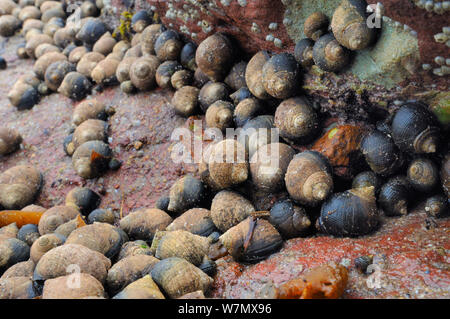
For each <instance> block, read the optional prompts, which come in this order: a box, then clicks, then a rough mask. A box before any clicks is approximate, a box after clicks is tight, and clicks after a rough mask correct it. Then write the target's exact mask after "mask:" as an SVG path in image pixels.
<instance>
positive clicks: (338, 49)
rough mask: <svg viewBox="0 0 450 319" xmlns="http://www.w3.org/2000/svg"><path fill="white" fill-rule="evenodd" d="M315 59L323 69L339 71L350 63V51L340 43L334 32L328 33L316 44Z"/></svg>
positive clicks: (314, 48) (314, 49)
mask: <svg viewBox="0 0 450 319" xmlns="http://www.w3.org/2000/svg"><path fill="white" fill-rule="evenodd" d="M313 59H314V63H315V64H316V65H317V66H319V67H320V68H321V69H322V70H324V71H328V72H338V71H341V70H342V69H343V68H344V67H346V66H347V65H348V63H349V61H350V52H349V51H348V50H347V49H346V48H344V47H343V46H341V45H340V44H339V42H338V41H337V40H336V39H335V38H334V36H333V34H331V33H328V34H325V35H323V36H321V37H320V38H319V40H317V42H316V43H315V44H314V47H313Z"/></svg>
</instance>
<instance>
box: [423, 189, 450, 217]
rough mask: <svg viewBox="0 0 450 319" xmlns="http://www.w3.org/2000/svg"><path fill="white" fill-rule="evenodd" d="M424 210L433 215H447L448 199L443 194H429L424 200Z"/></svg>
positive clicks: (449, 209) (448, 212) (449, 208)
mask: <svg viewBox="0 0 450 319" xmlns="http://www.w3.org/2000/svg"><path fill="white" fill-rule="evenodd" d="M425 211H426V212H427V214H428V215H430V216H433V217H438V218H439V217H445V216H448V215H449V214H450V203H449V199H448V198H447V197H446V196H445V195H443V194H438V195H434V196H431V197H430V198H428V199H427V201H426V202H425Z"/></svg>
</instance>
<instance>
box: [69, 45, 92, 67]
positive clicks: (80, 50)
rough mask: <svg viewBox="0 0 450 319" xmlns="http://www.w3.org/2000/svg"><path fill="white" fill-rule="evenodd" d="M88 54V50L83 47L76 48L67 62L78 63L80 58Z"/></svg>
mask: <svg viewBox="0 0 450 319" xmlns="http://www.w3.org/2000/svg"><path fill="white" fill-rule="evenodd" d="M88 52H89V49H88V48H86V47H84V46H80V47H76V48H75V49H73V50H72V51H71V52H70V54H69V62H71V63H78V62H79V61H80V60H81V58H82V57H83V56H84V55H85V54H86V53H88Z"/></svg>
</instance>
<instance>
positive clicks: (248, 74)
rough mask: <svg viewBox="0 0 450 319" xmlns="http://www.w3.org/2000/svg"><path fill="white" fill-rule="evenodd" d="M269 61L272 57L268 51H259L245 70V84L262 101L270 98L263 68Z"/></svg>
mask: <svg viewBox="0 0 450 319" xmlns="http://www.w3.org/2000/svg"><path fill="white" fill-rule="evenodd" d="M269 59H270V55H269V53H268V52H267V51H259V52H258V53H256V54H255V55H254V56H253V57H252V58H251V59H250V61H249V62H248V64H247V68H246V69H245V82H246V83H247V87H248V89H249V90H250V92H252V94H253V95H254V96H255V97H257V98H258V99H262V100H264V99H268V98H269V94H268V93H267V92H266V89H265V88H264V84H263V79H262V74H263V67H264V65H265V64H266V62H267V61H268V60H269Z"/></svg>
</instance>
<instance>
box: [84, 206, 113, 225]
mask: <svg viewBox="0 0 450 319" xmlns="http://www.w3.org/2000/svg"><path fill="white" fill-rule="evenodd" d="M87 220H88V222H89V224H93V223H94V222H98V223H107V224H111V225H113V224H114V220H115V217H114V214H113V212H112V211H111V210H110V209H101V208H98V209H94V210H93V211H91V212H90V213H89V215H88V218H87Z"/></svg>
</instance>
